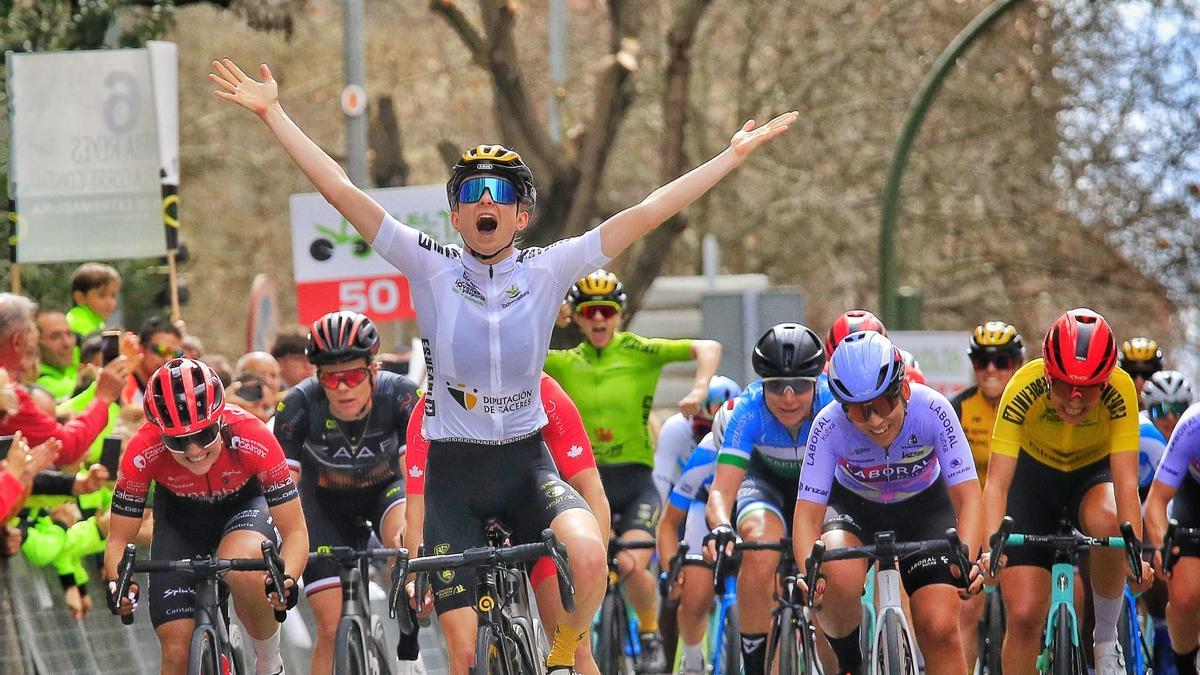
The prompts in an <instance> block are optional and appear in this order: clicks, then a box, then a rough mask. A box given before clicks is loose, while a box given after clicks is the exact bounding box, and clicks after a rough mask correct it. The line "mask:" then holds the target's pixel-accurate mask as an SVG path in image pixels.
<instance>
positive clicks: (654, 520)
mask: <svg viewBox="0 0 1200 675" xmlns="http://www.w3.org/2000/svg"><path fill="white" fill-rule="evenodd" d="M596 468H597V469H598V470H599V471H600V483H601V484H602V485H603V486H604V494H605V496H607V497H608V505H609V509H610V510H611V512H612V528H613V533H614V534H616V535H617V536H618V537H620V536H621V535H623V534H625V533H626V532H629V531H630V530H641V531H642V532H646V533H648V534H650V536H654V533H655V532H656V528H657V527H658V519H659V517H660V516H661V515H662V498H661V497H660V496H659V494H658V488H657V487H656V486H655V485H654V477H653V469H651V468H650V467H648V466H646V465H645V464H609V465H604V464H601V465H600V466H597V467H596Z"/></svg>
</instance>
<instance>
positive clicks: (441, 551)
mask: <svg viewBox="0 0 1200 675" xmlns="http://www.w3.org/2000/svg"><path fill="white" fill-rule="evenodd" d="M449 552H450V544H438V545H437V546H434V547H433V554H434V555H446V554H447V553H449Z"/></svg>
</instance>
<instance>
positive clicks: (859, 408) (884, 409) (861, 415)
mask: <svg viewBox="0 0 1200 675" xmlns="http://www.w3.org/2000/svg"><path fill="white" fill-rule="evenodd" d="M900 401H901V398H900V393H899V392H897V393H895V394H884V395H883V396H880V397H878V398H873V399H871V400H870V401H867V402H865V403H843V404H842V410H844V411H845V412H846V417H849V418H850V421H851V422H857V423H859V424H866V422H867V420H869V419H871V413H875V414H876V415H879V417H880V418H884V417H887V416H888V415H891V414H892V411H894V410H895V409H896V407H897V406H899V405H900Z"/></svg>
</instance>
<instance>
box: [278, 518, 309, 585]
mask: <svg viewBox="0 0 1200 675" xmlns="http://www.w3.org/2000/svg"><path fill="white" fill-rule="evenodd" d="M271 517H272V518H273V519H274V520H275V526H276V527H277V528H278V529H279V536H280V537H282V538H283V545H282V546H280V549H279V557H280V558H282V559H283V572H284V574H287V575H288V576H291V577H292V578H294V579H299V578H300V574H301V573H302V572H304V567H305V565H307V564H308V551H309V548H308V527H307V526H306V525H305V524H304V512H303V511H301V510H300V500H299V499H293V500H291V501H289V502H284V503H283V504H280V505H278V506H274V507H272V508H271Z"/></svg>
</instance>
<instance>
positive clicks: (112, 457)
mask: <svg viewBox="0 0 1200 675" xmlns="http://www.w3.org/2000/svg"><path fill="white" fill-rule="evenodd" d="M120 463H121V437H120V436H105V437H104V443H103V445H101V446H100V464H101V465H102V466H103V467H104V468H106V469H108V477H109V480H112V479H115V478H116V477H117V466H118V465H119V464H120Z"/></svg>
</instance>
